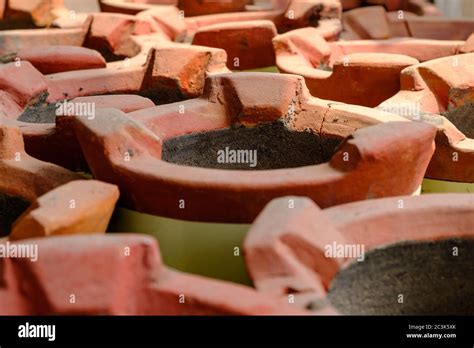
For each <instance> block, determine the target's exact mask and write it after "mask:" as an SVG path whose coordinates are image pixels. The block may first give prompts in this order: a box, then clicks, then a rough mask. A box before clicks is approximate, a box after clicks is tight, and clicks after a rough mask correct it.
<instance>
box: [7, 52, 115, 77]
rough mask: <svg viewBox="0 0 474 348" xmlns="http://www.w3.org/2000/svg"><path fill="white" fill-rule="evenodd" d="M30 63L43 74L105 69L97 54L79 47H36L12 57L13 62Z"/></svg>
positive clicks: (103, 60) (104, 64)
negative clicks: (18, 60)
mask: <svg viewBox="0 0 474 348" xmlns="http://www.w3.org/2000/svg"><path fill="white" fill-rule="evenodd" d="M17 59H20V61H28V62H30V63H31V64H32V65H33V66H34V67H35V68H36V69H38V71H40V72H41V73H42V74H45V75H47V74H54V73H59V72H64V71H73V70H83V69H98V68H105V67H106V62H105V59H104V58H103V57H102V56H101V55H100V54H99V53H98V52H97V51H94V50H91V49H88V48H84V47H77V46H35V47H32V48H24V49H22V50H20V51H18V52H17V53H16V54H15V55H12V60H17Z"/></svg>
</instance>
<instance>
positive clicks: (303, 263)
mask: <svg viewBox="0 0 474 348" xmlns="http://www.w3.org/2000/svg"><path fill="white" fill-rule="evenodd" d="M290 202H291V203H292V205H289V203H290ZM291 207H293V208H291ZM427 222H429V223H427ZM473 248H474V195H472V194H443V195H426V196H420V197H394V198H383V199H377V200H371V201H370V200H369V201H364V202H354V203H350V204H344V205H340V206H336V207H332V208H329V209H325V210H320V209H319V208H318V207H317V206H316V205H315V204H314V203H313V202H311V201H310V200H308V199H302V198H298V197H283V198H279V199H277V200H275V201H273V202H272V203H270V204H269V205H268V206H267V207H266V208H265V210H264V211H263V212H262V214H261V215H260V216H259V217H258V218H257V220H256V221H255V222H254V224H253V225H252V228H251V229H250V231H249V233H248V235H247V237H246V240H245V242H244V251H245V254H244V255H245V260H246V264H247V268H248V270H249V273H250V275H251V277H252V280H253V282H254V285H255V286H256V288H257V289H259V290H260V291H262V292H266V293H268V294H272V295H277V296H280V297H281V298H282V299H285V300H287V301H288V300H289V299H292V300H293V302H292V303H294V304H297V306H299V307H301V308H308V309H315V310H318V311H321V310H324V309H325V310H326V311H328V312H332V313H334V314H338V313H339V314H351V315H353V314H358V315H367V314H369V315H374V314H375V315H381V314H385V315H395V314H398V315H400V314H404V315H435V314H438V315H441V314H444V315H447V314H450V315H463V314H464V315H468V314H472V313H473V311H474V304H473V303H472V301H465V299H467V298H472V292H473V291H474V289H473V287H472V285H471V284H472V282H473V279H472V277H473V273H472V272H471V271H470V270H471V269H472V266H471V262H470V260H471V257H472V250H473ZM275 269H278V270H279V271H278V273H277V274H276V273H275V272H274V270H275ZM460 299H463V300H460Z"/></svg>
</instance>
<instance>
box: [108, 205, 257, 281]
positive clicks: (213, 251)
mask: <svg viewBox="0 0 474 348" xmlns="http://www.w3.org/2000/svg"><path fill="white" fill-rule="evenodd" d="M249 227H250V225H248V224H223V223H204V222H193V221H185V220H176V219H170V218H164V217H160V216H154V215H149V214H143V213H138V212H136V211H133V210H129V209H124V208H117V209H116V210H115V212H114V215H113V217H112V220H111V222H110V225H109V230H110V231H113V232H133V233H144V234H149V235H152V236H154V237H155V238H156V239H157V240H158V243H159V245H160V251H161V255H162V258H163V261H164V263H165V264H166V265H168V266H169V267H172V268H175V269H177V270H180V271H183V272H188V273H193V274H199V275H203V276H207V277H211V278H216V279H222V280H228V281H232V282H236V283H241V284H246V285H251V281H250V279H249V276H248V274H247V271H246V269H245V263H244V259H243V255H242V243H243V239H244V237H245V234H246V233H247V231H248V229H249ZM235 248H238V250H236V249H235ZM236 251H237V253H238V255H237V256H236Z"/></svg>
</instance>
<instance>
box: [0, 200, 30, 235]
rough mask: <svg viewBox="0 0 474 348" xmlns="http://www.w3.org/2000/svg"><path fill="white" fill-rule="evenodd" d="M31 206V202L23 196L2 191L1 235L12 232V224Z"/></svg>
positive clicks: (0, 207)
mask: <svg viewBox="0 0 474 348" xmlns="http://www.w3.org/2000/svg"><path fill="white" fill-rule="evenodd" d="M29 206H30V202H28V201H26V200H25V199H23V198H21V197H16V196H10V195H7V194H5V193H2V192H0V237H4V236H8V235H9V234H10V232H11V229H12V224H13V223H14V222H15V220H16V219H18V217H20V215H21V214H23V212H24V211H25V210H26V209H28V207H29Z"/></svg>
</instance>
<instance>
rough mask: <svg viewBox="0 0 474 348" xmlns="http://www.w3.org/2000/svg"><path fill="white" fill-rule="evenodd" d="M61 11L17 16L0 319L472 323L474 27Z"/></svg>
mask: <svg viewBox="0 0 474 348" xmlns="http://www.w3.org/2000/svg"><path fill="white" fill-rule="evenodd" d="M46 2H47V1H44V2H42V1H39V2H36V3H35V4H34V5H31V6H29V5H27V4H26V3H25V2H23V1H15V0H10V1H8V2H2V1H0V29H2V30H1V31H0V62H1V64H0V174H1V175H0V233H1V235H2V236H3V237H2V239H0V314H5V315H26V314H28V315H41V314H138V315H188V314H191V315H196V314H197V315H215V314H232V315H234V314H241V315H264V314H315V315H322V314H335V315H336V314H473V313H474V305H473V304H472V303H471V302H472V301H470V300H469V299H470V298H473V296H472V295H473V294H474V270H473V266H472V265H473V262H472V261H473V259H474V195H473V194H472V193H470V192H474V121H473V120H474V118H473V117H472V110H473V105H474V92H473V91H474V68H473V67H474V53H471V52H473V51H474V37H471V36H470V35H471V33H472V32H474V21H471V20H452V19H448V18H445V17H443V16H442V15H441V13H440V12H439V11H438V10H437V9H436V7H434V5H432V4H431V3H429V2H427V1H423V0H394V1H390V0H385V1H378V0H377V1H372V0H365V1H345V0H341V1H339V0H310V1H309V0H304V1H303V0H268V1H264V0H261V1H257V0H254V1H251V0H232V1H229V0H226V1H224V0H223V1H212V2H209V3H207V2H202V1H198V0H186V1H177V0H162V1H153V2H151V1H149V2H147V1H123V0H102V1H100V2H96V1H92V0H91V1H84V2H83V3H82V2H81V5H78V4H77V6H78V7H68V3H66V2H65V3H62V2H61V1H58V2H57V3H56V5H55V6H53V7H51V6H45V4H46ZM69 6H72V5H69ZM420 299H422V300H420Z"/></svg>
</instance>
